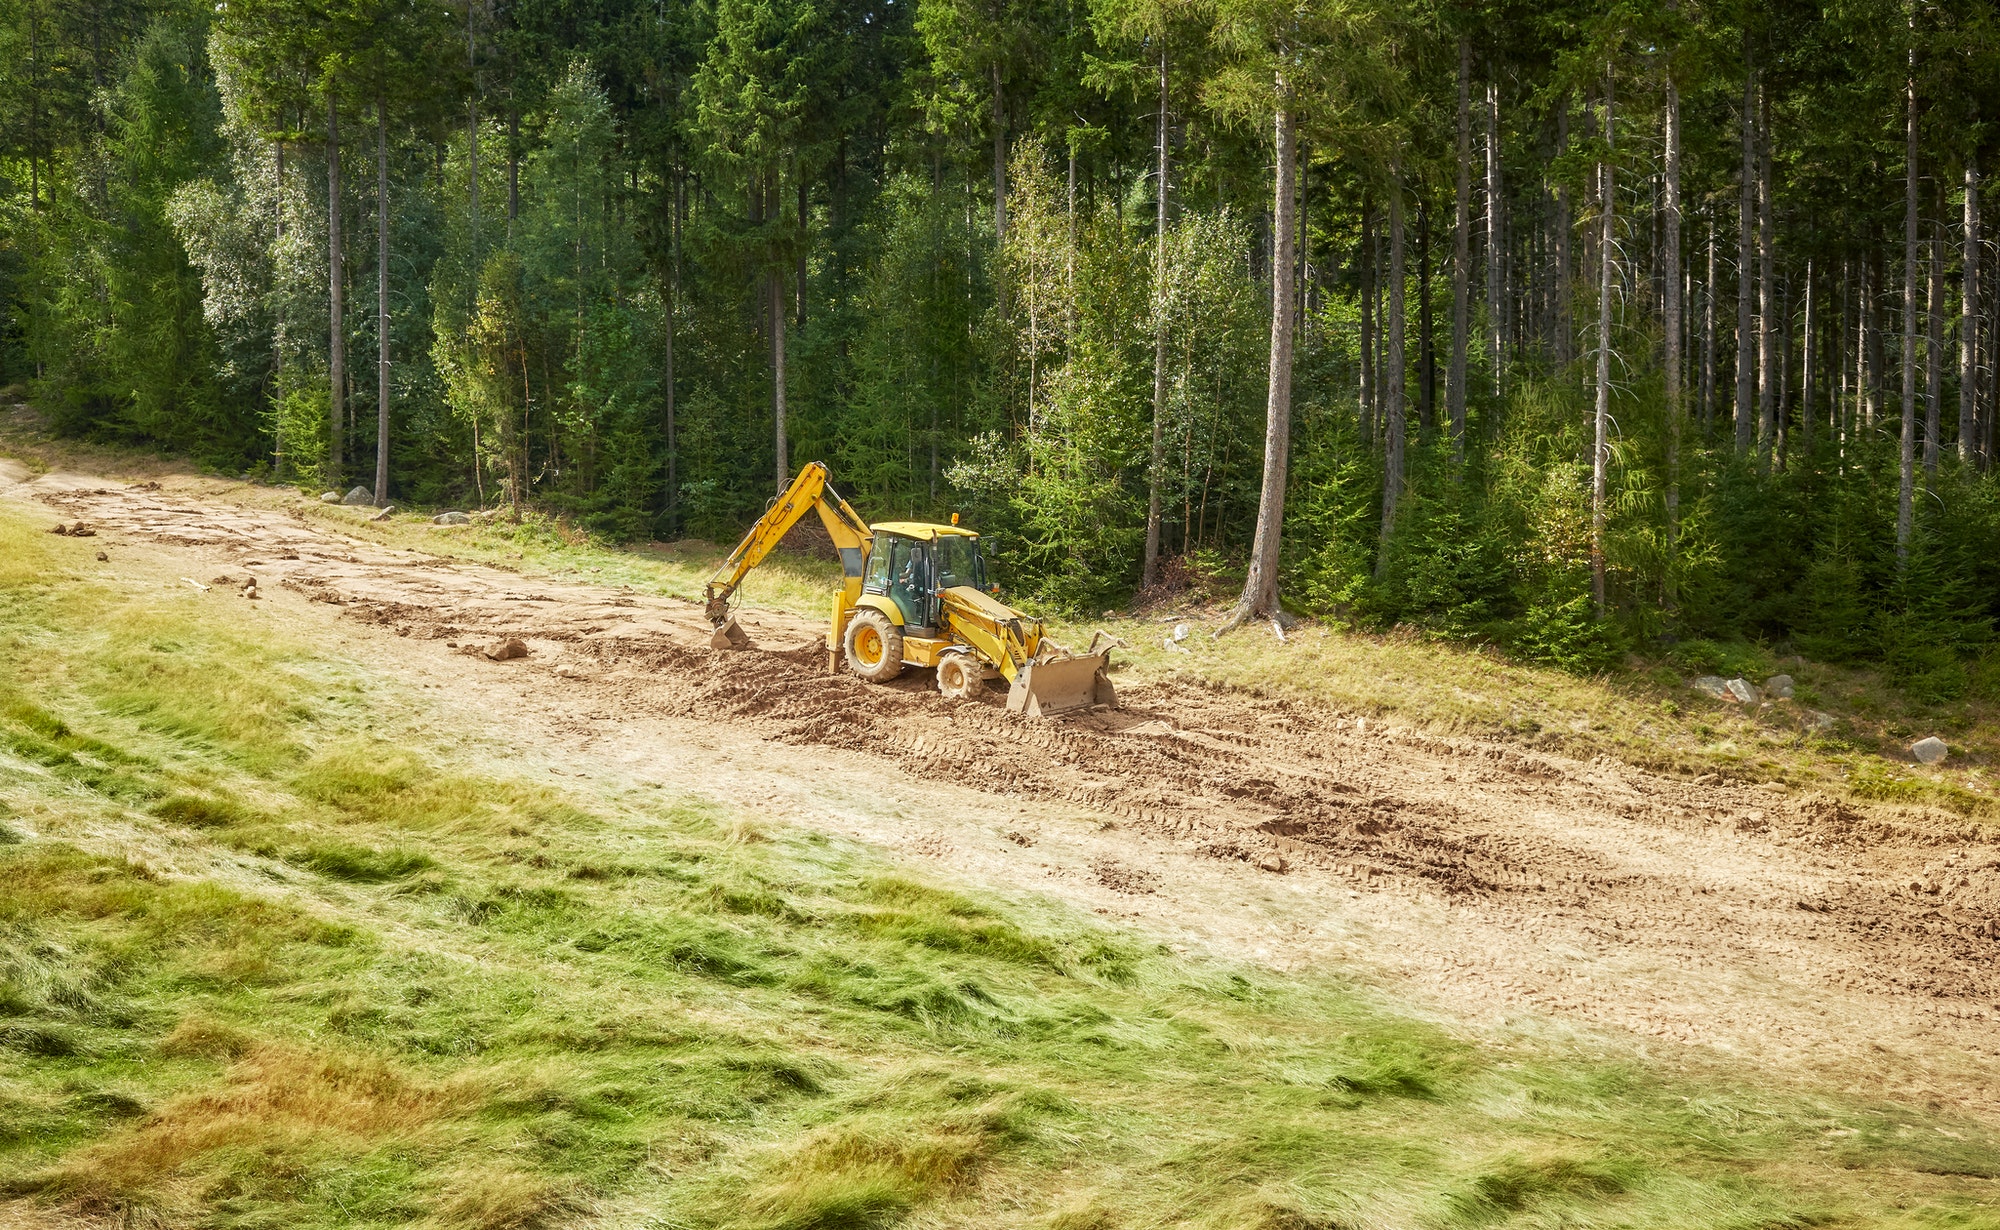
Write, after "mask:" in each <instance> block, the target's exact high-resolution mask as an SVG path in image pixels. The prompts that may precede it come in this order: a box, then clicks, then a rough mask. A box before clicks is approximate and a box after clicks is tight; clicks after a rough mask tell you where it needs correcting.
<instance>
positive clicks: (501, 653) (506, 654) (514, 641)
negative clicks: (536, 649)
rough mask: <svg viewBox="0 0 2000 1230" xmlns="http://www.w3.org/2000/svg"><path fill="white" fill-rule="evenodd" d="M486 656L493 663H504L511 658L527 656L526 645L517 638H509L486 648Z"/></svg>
mask: <svg viewBox="0 0 2000 1230" xmlns="http://www.w3.org/2000/svg"><path fill="white" fill-rule="evenodd" d="M486 656H487V657H489V658H491V659H493V660H494V661H495V662H506V661H509V660H510V659H513V658H525V657H527V656H528V643H527V642H526V641H524V640H522V639H521V638H520V637H518V636H510V637H508V638H507V639H506V640H504V641H498V642H495V643H494V644H492V645H489V646H487V647H486Z"/></svg>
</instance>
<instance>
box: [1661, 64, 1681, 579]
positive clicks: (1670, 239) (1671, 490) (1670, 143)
mask: <svg viewBox="0 0 2000 1230" xmlns="http://www.w3.org/2000/svg"><path fill="white" fill-rule="evenodd" d="M1666 128H1667V131H1666V146H1667V148H1666V161H1667V166H1666V185H1665V188H1666V202H1665V205H1666V209H1665V213H1666V216H1665V218H1663V219H1662V224H1663V226H1664V229H1665V233H1664V234H1663V235H1662V236H1661V247H1662V249H1663V250H1662V252H1661V254H1660V264H1661V285H1660V291H1661V296H1660V314H1661V316H1662V317H1663V318H1664V319H1663V321H1662V324H1663V325H1664V331H1665V333H1666V356H1665V363H1664V365H1663V366H1664V375H1665V377H1666V384H1667V388H1666V394H1667V538H1666V548H1667V563H1666V587H1665V592H1666V599H1667V605H1668V606H1669V607H1671V606H1673V604H1674V601H1675V592H1674V591H1675V584H1674V561H1675V559H1676V558H1677V556H1676V552H1677V550H1678V548H1679V538H1680V522H1681V420H1682V419H1683V418H1684V417H1685V412H1684V407H1683V405H1682V399H1681V95H1680V89H1679V87H1677V86H1676V85H1675V83H1674V80H1673V78H1672V77H1671V76H1669V77H1668V78H1667V98H1666Z"/></svg>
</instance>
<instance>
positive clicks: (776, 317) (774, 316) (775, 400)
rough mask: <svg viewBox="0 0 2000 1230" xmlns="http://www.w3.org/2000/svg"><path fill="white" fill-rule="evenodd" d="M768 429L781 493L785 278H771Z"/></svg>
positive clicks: (787, 460) (787, 467)
mask: <svg viewBox="0 0 2000 1230" xmlns="http://www.w3.org/2000/svg"><path fill="white" fill-rule="evenodd" d="M771 427H772V445H773V448H774V450H775V457H776V459H777V465H776V467H775V469H776V473H777V480H778V485H777V488H776V490H778V491H783V490H784V489H785V488H786V487H787V486H788V485H790V483H791V481H792V462H791V457H790V450H789V449H788V448H787V447H786V440H785V275H784V274H783V273H779V272H776V271H773V272H772V274H771Z"/></svg>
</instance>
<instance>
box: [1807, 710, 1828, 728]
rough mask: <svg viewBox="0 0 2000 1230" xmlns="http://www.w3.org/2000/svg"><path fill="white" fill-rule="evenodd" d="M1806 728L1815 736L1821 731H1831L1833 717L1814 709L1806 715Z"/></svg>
mask: <svg viewBox="0 0 2000 1230" xmlns="http://www.w3.org/2000/svg"><path fill="white" fill-rule="evenodd" d="M1806 728H1807V729H1808V730H1811V731H1812V732H1813V733H1815V734H1817V733H1819V732H1820V731H1823V730H1832V729H1833V715H1832V714H1831V713H1821V712H1820V711H1819V710H1817V709H1814V710H1812V711H1811V712H1810V713H1808V714H1807V715H1806Z"/></svg>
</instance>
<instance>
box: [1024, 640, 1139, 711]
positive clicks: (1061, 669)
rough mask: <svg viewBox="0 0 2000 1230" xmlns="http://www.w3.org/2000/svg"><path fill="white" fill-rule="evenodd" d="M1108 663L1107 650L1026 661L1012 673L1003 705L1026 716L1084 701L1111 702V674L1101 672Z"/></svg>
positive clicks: (1076, 705) (1076, 706)
mask: <svg viewBox="0 0 2000 1230" xmlns="http://www.w3.org/2000/svg"><path fill="white" fill-rule="evenodd" d="M1110 665H1111V652H1110V651H1109V650H1106V651H1105V652H1103V653H1094V654H1085V655H1083V656H1080V657H1074V658H1058V659H1055V660H1054V661H1049V662H1030V663H1029V664H1028V665H1026V666H1024V667H1022V668H1021V673H1020V674H1018V675H1016V676H1014V686H1013V687H1012V689H1010V690H1009V691H1008V693H1007V708H1008V709H1009V710H1010V711H1012V712H1014V713H1022V714H1026V715H1027V716H1029V717H1041V716H1042V715H1043V714H1046V713H1060V712H1062V711H1063V710H1064V709H1081V708H1083V707H1084V706H1086V705H1115V704H1117V703H1118V693H1117V691H1116V690H1115V689H1113V688H1112V686H1111V677H1110V676H1109V675H1107V674H1106V673H1105V671H1106V670H1107V668H1109V667H1110Z"/></svg>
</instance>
